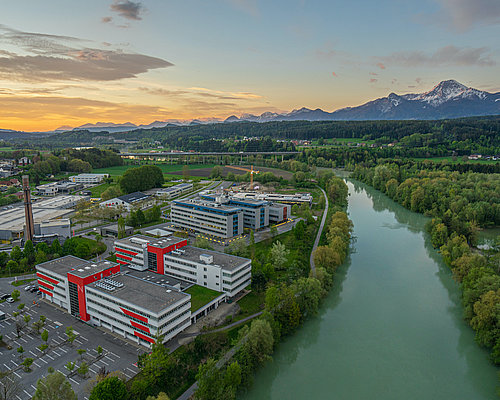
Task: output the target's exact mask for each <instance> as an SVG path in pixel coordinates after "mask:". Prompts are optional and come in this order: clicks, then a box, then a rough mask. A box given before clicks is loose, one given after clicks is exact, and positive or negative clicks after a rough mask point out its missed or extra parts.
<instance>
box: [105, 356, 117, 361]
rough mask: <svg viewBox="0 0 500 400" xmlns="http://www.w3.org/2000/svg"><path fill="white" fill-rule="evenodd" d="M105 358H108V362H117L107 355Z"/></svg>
mask: <svg viewBox="0 0 500 400" xmlns="http://www.w3.org/2000/svg"><path fill="white" fill-rule="evenodd" d="M104 358H107V359H108V360H111V362H115V360H114V359H113V358H111V357H109V356H108V355H105V356H104Z"/></svg>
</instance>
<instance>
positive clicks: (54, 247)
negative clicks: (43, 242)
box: [50, 239, 62, 255]
mask: <svg viewBox="0 0 500 400" xmlns="http://www.w3.org/2000/svg"><path fill="white" fill-rule="evenodd" d="M50 252H51V253H52V254H54V255H55V254H58V255H62V247H61V244H60V243H59V239H56V240H54V241H53V242H52V244H51V245H50Z"/></svg>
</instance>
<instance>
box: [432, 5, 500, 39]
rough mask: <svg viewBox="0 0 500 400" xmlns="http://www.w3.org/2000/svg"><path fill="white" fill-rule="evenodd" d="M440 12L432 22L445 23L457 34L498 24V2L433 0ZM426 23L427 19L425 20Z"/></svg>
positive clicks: (499, 7) (499, 12) (499, 13)
mask: <svg viewBox="0 0 500 400" xmlns="http://www.w3.org/2000/svg"><path fill="white" fill-rule="evenodd" d="M435 1H436V2H437V3H438V4H439V5H440V6H441V8H440V10H439V11H438V12H437V13H436V14H434V16H433V18H432V20H433V21H434V22H437V23H445V24H446V25H448V26H449V27H451V28H452V29H454V30H456V31H458V32H465V31H468V30H470V29H472V28H473V27H476V26H481V25H494V24H498V23H500V1H498V0H435ZM425 21H428V18H426V19H425Z"/></svg>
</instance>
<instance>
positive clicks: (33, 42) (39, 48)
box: [0, 25, 173, 82]
mask: <svg viewBox="0 0 500 400" xmlns="http://www.w3.org/2000/svg"><path fill="white" fill-rule="evenodd" d="M2 33H3V34H2ZM1 43H6V44H9V45H14V46H17V47H19V48H20V49H22V50H24V53H28V54H19V53H15V52H7V51H1V52H0V79H8V80H14V81H24V82H44V81H61V80H69V81H113V80H119V79H126V78H135V77H137V76H138V75H139V74H142V73H145V72H148V71H149V70H152V69H157V68H166V67H169V66H172V65H173V64H172V63H170V62H168V61H166V60H163V59H161V58H157V57H151V56H147V55H144V54H137V53H130V52H125V51H123V50H120V49H109V47H110V46H106V47H108V48H107V49H105V50H103V49H98V48H93V47H90V45H92V43H90V42H88V41H85V40H82V39H78V38H73V37H68V36H56V35H46V34H40V33H31V32H21V31H17V30H14V29H11V28H7V27H5V26H3V25H0V44H1Z"/></svg>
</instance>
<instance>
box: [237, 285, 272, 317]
mask: <svg viewBox="0 0 500 400" xmlns="http://www.w3.org/2000/svg"><path fill="white" fill-rule="evenodd" d="M249 288H250V287H248V288H247V289H249ZM264 297H265V293H264V292H256V291H252V292H250V293H248V294H247V295H246V296H245V297H243V298H242V299H240V300H238V305H239V306H240V313H239V314H238V317H237V318H236V320H239V319H242V318H245V317H248V316H250V315H253V314H255V313H258V312H259V311H262V308H263V305H264Z"/></svg>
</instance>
